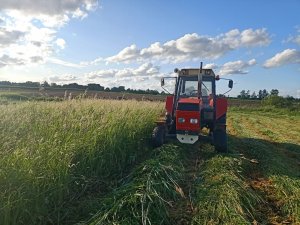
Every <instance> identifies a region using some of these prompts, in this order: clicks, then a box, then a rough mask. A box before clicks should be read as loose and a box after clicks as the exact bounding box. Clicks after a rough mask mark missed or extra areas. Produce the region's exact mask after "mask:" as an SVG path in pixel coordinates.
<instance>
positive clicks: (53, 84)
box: [50, 83, 58, 88]
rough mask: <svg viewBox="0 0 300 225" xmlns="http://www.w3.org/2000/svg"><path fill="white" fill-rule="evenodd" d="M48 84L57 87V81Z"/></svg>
mask: <svg viewBox="0 0 300 225" xmlns="http://www.w3.org/2000/svg"><path fill="white" fill-rule="evenodd" d="M50 86H51V87H54V88H56V87H58V85H57V83H51V84H50Z"/></svg>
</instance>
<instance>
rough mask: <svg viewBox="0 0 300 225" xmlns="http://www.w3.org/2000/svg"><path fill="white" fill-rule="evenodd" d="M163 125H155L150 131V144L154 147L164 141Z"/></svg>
mask: <svg viewBox="0 0 300 225" xmlns="http://www.w3.org/2000/svg"><path fill="white" fill-rule="evenodd" d="M165 132H166V131H165V127H164V126H157V127H155V128H154V130H153V132H152V144H153V146H154V147H160V146H162V145H163V144H164V142H165V136H166V134H165Z"/></svg>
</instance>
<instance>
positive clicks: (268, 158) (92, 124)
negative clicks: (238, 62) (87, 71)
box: [0, 99, 300, 225]
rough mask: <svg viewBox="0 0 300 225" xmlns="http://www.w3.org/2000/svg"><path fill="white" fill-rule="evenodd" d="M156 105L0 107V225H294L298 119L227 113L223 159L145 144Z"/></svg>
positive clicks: (299, 186) (200, 146)
mask: <svg viewBox="0 0 300 225" xmlns="http://www.w3.org/2000/svg"><path fill="white" fill-rule="evenodd" d="M162 109H163V104H162V103H159V102H143V101H142V102H141V101H140V102H137V101H116V100H114V101H108V100H86V99H78V100H71V101H61V102H36V101H30V102H15V101H13V102H11V101H8V102H7V101H6V102H5V104H2V105H1V104H0V118H1V120H0V127H1V130H0V155H1V157H0V224H1V225H2V224H3V225H14V224H90V225H96V224H112V225H113V224H120V225H121V224H122V225H123V224H126V225H127V224H128V225H129V224H143V225H146V224H149V225H150V224H181V225H184V224H193V225H195V224H299V223H300V135H299V134H300V116H299V113H297V112H293V113H289V112H287V111H284V110H281V111H280V112H277V111H275V110H268V111H264V110H250V109H241V108H231V109H230V110H229V112H228V121H227V124H228V127H227V128H228V140H229V150H230V151H229V153H227V154H217V153H216V152H215V151H214V149H213V147H212V146H211V145H210V144H208V143H204V142H200V143H197V144H195V145H192V146H190V145H182V144H179V143H178V142H177V141H176V140H169V141H168V143H167V144H165V145H164V146H162V147H161V148H157V149H153V148H152V147H151V146H150V143H149V141H150V140H149V139H150V135H151V131H152V129H153V127H154V126H155V124H154V121H155V119H156V118H157V116H158V115H159V114H160V113H161V112H162Z"/></svg>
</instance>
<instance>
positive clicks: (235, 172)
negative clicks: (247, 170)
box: [192, 156, 260, 225]
mask: <svg viewBox="0 0 300 225" xmlns="http://www.w3.org/2000/svg"><path fill="white" fill-rule="evenodd" d="M241 164H242V162H241V159H237V158H235V157H230V156H214V157H212V158H210V159H208V160H207V161H206V162H205V164H204V166H203V168H202V170H201V171H200V174H199V175H200V177H201V179H202V180H201V182H199V184H196V191H197V195H196V205H197V209H198V211H197V213H196V214H195V216H194V218H193V222H192V224H228V225H229V224H251V222H250V221H253V220H254V216H253V212H254V208H255V205H256V204H258V203H259V202H260V197H259V196H258V195H257V194H256V193H255V192H253V190H251V189H250V188H249V186H248V185H247V183H246V181H245V179H244V178H243V176H242V174H241V172H242V171H241V169H242V168H241ZM249 219H251V220H249Z"/></svg>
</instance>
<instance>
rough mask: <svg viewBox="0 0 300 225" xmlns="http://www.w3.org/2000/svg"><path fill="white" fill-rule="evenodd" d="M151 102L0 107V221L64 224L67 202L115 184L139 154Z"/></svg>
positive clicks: (153, 109) (153, 111)
mask: <svg viewBox="0 0 300 225" xmlns="http://www.w3.org/2000/svg"><path fill="white" fill-rule="evenodd" d="M160 110H161V107H160V105H159V103H146V102H143V103H141V102H134V101H126V102H121V101H104V100H103V101H92V100H84V101H80V100H79V101H66V102H62V103H59V102H58V103H56V102H55V103H47V102H46V103H37V102H29V103H21V104H13V105H8V106H0V118H1V120H0V127H1V133H0V142H1V143H0V154H1V158H0V180H1V183H0V209H1V212H0V224H3V225H5V224H39V223H43V224H44V223H51V224H60V223H62V221H65V223H68V220H72V217H73V216H75V217H80V216H82V217H86V216H88V215H72V209H71V208H68V206H70V207H71V206H72V205H73V204H79V203H80V201H81V199H84V197H86V196H88V195H93V194H94V193H95V192H97V193H100V194H103V193H105V192H108V191H109V190H111V189H112V188H113V187H115V186H116V184H117V182H118V180H119V179H120V178H122V177H123V176H124V175H126V173H127V172H126V171H128V169H129V168H130V167H131V166H132V165H133V164H134V163H135V162H136V161H137V160H138V159H139V158H141V157H142V156H144V155H145V154H146V152H147V147H146V143H147V142H148V140H147V137H148V136H149V134H150V133H151V130H152V128H153V124H154V121H155V119H156V117H157V115H158V114H159V113H160Z"/></svg>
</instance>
